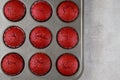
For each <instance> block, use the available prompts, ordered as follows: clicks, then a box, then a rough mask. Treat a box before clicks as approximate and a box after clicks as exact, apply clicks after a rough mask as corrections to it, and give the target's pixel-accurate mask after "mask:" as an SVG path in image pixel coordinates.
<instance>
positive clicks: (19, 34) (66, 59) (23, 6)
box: [0, 0, 84, 80]
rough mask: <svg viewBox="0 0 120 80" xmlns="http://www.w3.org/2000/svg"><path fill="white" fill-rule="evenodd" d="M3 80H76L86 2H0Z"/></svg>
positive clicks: (0, 74)
mask: <svg viewBox="0 0 120 80" xmlns="http://www.w3.org/2000/svg"><path fill="white" fill-rule="evenodd" d="M0 18H1V19H0V27H1V28H0V36H1V37H0V44H1V45H0V60H1V69H0V80H49V79H50V80H77V79H79V78H80V76H81V74H82V72H83V68H84V61H83V0H37V1H36V0H1V1H0Z"/></svg>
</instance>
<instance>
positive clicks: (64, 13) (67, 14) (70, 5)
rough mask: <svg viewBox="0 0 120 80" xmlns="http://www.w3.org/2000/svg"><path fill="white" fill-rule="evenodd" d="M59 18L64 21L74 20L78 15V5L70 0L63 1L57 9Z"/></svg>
mask: <svg viewBox="0 0 120 80" xmlns="http://www.w3.org/2000/svg"><path fill="white" fill-rule="evenodd" d="M57 14H58V16H59V18H60V19H61V20H63V21H65V22H71V21H74V20H75V19H76V18H77V17H78V15H79V9H78V6H77V5H76V4H75V3H74V2H72V1H63V2H62V3H61V4H60V5H59V6H58V10H57Z"/></svg>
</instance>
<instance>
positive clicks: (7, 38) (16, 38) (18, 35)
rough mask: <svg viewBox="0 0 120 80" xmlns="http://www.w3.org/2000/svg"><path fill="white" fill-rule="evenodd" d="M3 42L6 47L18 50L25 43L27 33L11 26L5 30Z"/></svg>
mask: <svg viewBox="0 0 120 80" xmlns="http://www.w3.org/2000/svg"><path fill="white" fill-rule="evenodd" d="M3 40H4V43H5V45H6V46H8V47H10V48H18V47H20V46H21V45H22V44H23V43H24V41H25V33H24V31H23V30H22V29H21V28H20V27H18V26H11V27H9V28H7V29H6V30H5V32H4V35H3Z"/></svg>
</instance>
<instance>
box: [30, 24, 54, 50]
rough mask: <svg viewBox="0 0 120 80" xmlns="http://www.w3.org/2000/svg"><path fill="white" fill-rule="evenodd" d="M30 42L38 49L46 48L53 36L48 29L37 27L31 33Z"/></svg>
mask: <svg viewBox="0 0 120 80" xmlns="http://www.w3.org/2000/svg"><path fill="white" fill-rule="evenodd" d="M30 41H31V43H32V45H33V46H34V47H36V48H39V49H42V48H46V47H47V46H49V44H50V43H51V41H52V34H51V32H50V30H49V29H48V28H46V27H43V26H37V27H35V28H34V29H33V30H32V31H31V33H30Z"/></svg>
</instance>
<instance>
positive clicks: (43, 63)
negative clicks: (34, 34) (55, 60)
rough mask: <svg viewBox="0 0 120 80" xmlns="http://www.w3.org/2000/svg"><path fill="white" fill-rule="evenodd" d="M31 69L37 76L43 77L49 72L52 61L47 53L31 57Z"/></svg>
mask: <svg viewBox="0 0 120 80" xmlns="http://www.w3.org/2000/svg"><path fill="white" fill-rule="evenodd" d="M29 67H30V70H31V72H32V73H34V74H35V75H39V76H43V75H45V74H46V73H48V72H49V70H50V68H51V60H50V58H49V56H47V55H46V54H45V53H36V54H34V55H33V56H32V57H31V59H30V62H29Z"/></svg>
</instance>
